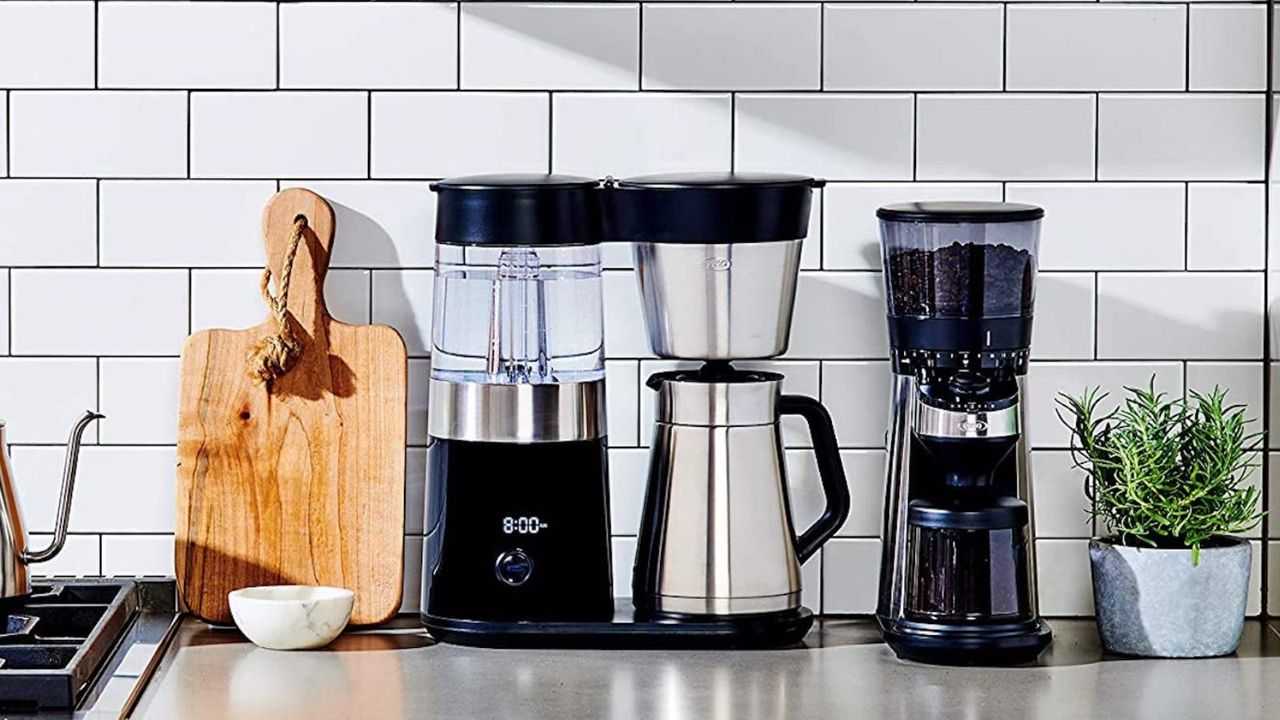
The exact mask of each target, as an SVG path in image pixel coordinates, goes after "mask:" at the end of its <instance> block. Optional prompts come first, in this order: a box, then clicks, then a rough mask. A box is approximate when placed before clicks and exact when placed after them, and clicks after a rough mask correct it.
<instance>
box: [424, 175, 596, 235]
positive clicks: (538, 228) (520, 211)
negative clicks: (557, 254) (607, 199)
mask: <svg viewBox="0 0 1280 720" xmlns="http://www.w3.org/2000/svg"><path fill="white" fill-rule="evenodd" d="M431 190H432V191H433V192H435V193H436V194H437V196H438V197H437V200H436V242H438V243H443V244H445V245H494V246H499V247H502V246H513V247H524V246H551V245H595V244H597V243H599V242H600V239H601V238H602V237H603V235H604V224H603V219H602V217H601V212H600V182H599V181H598V180H592V179H591V178H585V177H578V176H576V175H547V174H529V173H514V174H505V175H504V174H496V175H469V176H465V177H455V178H446V179H444V180H441V181H439V182H435V183H432V184H431Z"/></svg>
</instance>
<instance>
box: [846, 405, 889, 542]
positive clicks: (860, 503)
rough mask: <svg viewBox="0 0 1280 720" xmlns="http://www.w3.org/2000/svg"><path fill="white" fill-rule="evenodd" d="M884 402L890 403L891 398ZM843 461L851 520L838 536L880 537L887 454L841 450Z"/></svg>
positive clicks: (873, 451)
mask: <svg viewBox="0 0 1280 720" xmlns="http://www.w3.org/2000/svg"><path fill="white" fill-rule="evenodd" d="M884 400H885V402H886V403H888V398H884ZM844 402H848V399H845V400H844ZM874 402H875V399H873V398H869V399H868V404H870V403H874ZM840 460H841V462H842V463H843V464H844V475H845V478H846V479H847V480H848V481H849V498H850V500H849V519H848V520H845V522H844V525H843V526H841V528H840V531H839V532H837V533H836V535H838V536H839V537H880V526H881V525H882V524H883V520H884V481H885V452H884V451H883V450H842V451H840Z"/></svg>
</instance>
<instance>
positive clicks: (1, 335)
mask: <svg viewBox="0 0 1280 720" xmlns="http://www.w3.org/2000/svg"><path fill="white" fill-rule="evenodd" d="M9 272H10V271H9V270H5V271H3V272H0V355H8V354H9V316H10V315H11V314H12V311H11V310H10V308H9V296H10V292H9Z"/></svg>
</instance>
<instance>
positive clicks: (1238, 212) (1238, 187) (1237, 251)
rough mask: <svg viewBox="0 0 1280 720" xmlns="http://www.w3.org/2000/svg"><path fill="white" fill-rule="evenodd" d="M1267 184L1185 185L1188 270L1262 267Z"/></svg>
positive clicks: (1251, 268)
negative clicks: (1265, 185)
mask: <svg viewBox="0 0 1280 720" xmlns="http://www.w3.org/2000/svg"><path fill="white" fill-rule="evenodd" d="M1265 204H1266V187H1264V186H1263V185H1261V184H1257V183H1253V184H1246V183H1191V184H1190V185H1189V186H1188V187H1187V269H1188V270H1261V269H1262V268H1263V266H1264V264H1265V263H1266V257H1265V254H1266V253H1265V250H1264V247H1265V241H1266V208H1265Z"/></svg>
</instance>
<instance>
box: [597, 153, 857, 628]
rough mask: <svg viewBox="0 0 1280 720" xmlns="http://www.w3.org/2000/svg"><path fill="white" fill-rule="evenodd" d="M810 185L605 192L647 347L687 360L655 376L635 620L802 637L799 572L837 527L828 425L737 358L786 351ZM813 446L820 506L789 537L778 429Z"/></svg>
mask: <svg viewBox="0 0 1280 720" xmlns="http://www.w3.org/2000/svg"><path fill="white" fill-rule="evenodd" d="M818 184H819V183H818V182H817V181H815V180H813V179H812V178H807V177H800V176H790V175H766V174H744V173H709V174H671V175H654V176H643V177H637V178H630V179H627V180H623V181H620V182H618V183H617V184H616V185H611V186H610V192H609V196H610V198H611V200H612V202H611V203H610V207H611V209H612V210H613V212H612V213H611V218H612V220H613V228H612V229H613V232H614V235H615V236H617V237H619V238H621V239H625V240H628V241H630V242H632V243H634V255H635V262H636V276H637V278H638V280H639V285H640V293H641V296H642V300H643V306H644V314H645V324H646V328H647V331H648V336H649V345H650V347H651V348H652V349H653V351H654V353H655V354H657V355H658V356H659V357H663V358H670V359H682V360H686V361H694V363H700V366H696V367H691V368H689V369H678V370H673V371H668V372H659V373H656V374H654V375H652V376H651V377H650V378H649V379H648V381H647V385H648V386H649V388H650V389H652V390H654V391H656V398H655V399H656V401H657V403H656V412H655V420H656V422H655V424H654V429H653V443H652V448H651V450H650V456H649V478H648V485H647V489H646V494H645V501H644V510H643V512H642V514H641V523H640V533H639V537H638V538H637V550H636V562H635V571H634V575H633V578H632V590H633V600H634V603H635V608H636V612H637V613H638V615H639V616H641V617H650V618H660V619H663V620H666V621H670V622H675V623H681V624H684V625H686V626H696V625H699V624H705V623H721V624H725V625H728V626H730V627H737V628H739V629H740V632H741V634H742V635H743V636H744V639H746V638H754V639H756V640H759V641H762V642H765V641H766V638H770V637H772V638H776V639H777V641H778V642H782V641H784V640H785V639H787V638H793V637H797V635H803V633H804V630H806V629H808V626H809V623H811V622H812V617H811V615H810V614H809V611H808V610H805V609H804V608H802V607H801V605H800V591H801V588H800V565H801V563H803V562H804V561H805V560H807V559H809V558H810V557H811V556H812V555H814V554H815V553H816V552H817V551H818V549H819V548H820V547H821V546H822V544H823V543H824V542H826V540H827V539H829V538H830V537H831V536H832V535H834V534H835V532H836V530H837V529H839V527H840V526H841V525H842V524H843V523H844V520H845V518H846V517H847V515H848V512H849V490H848V486H847V485H846V483H845V476H844V470H843V468H842V466H841V463H840V454H839V451H838V450H837V447H836V439H835V432H834V430H833V428H832V424H831V418H830V415H829V414H828V413H827V411H826V409H825V408H823V406H822V405H821V403H819V402H818V401H817V400H815V399H813V398H810V397H806V396H800V395H789V394H783V393H782V391H781V386H782V380H783V377H782V375H780V374H778V373H776V372H761V371H756V370H747V369H740V368H738V367H735V366H734V365H733V364H732V362H733V361H737V360H748V359H762V358H771V357H774V356H777V355H780V354H782V353H783V352H785V351H786V349H787V343H788V339H789V335H790V329H791V315H792V308H793V305H794V301H795V294H796V283H797V273H798V270H799V265H800V246H801V241H802V240H803V238H804V237H805V235H806V233H807V230H808V222H809V207H810V199H811V196H812V192H813V190H812V189H813V187H815V186H816V185H818ZM784 415H798V416H800V417H801V418H803V419H804V420H805V421H806V423H807V424H808V427H809V431H810V434H811V436H812V438H813V446H814V449H813V452H814V454H815V455H816V459H817V465H818V470H819V475H820V479H821V483H822V489H823V492H824V494H825V497H826V508H825V509H824V511H823V513H822V514H821V516H820V517H819V518H818V519H817V520H816V521H815V522H814V523H813V524H812V525H811V526H810V527H809V528H807V529H804V530H803V531H800V530H798V529H797V528H796V527H795V526H794V524H793V520H792V516H791V502H790V497H789V492H790V490H789V488H788V482H787V474H786V463H785V456H784V454H783V449H782V439H781V429H780V418H781V417H782V416H784Z"/></svg>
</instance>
